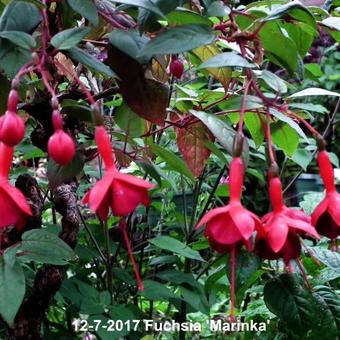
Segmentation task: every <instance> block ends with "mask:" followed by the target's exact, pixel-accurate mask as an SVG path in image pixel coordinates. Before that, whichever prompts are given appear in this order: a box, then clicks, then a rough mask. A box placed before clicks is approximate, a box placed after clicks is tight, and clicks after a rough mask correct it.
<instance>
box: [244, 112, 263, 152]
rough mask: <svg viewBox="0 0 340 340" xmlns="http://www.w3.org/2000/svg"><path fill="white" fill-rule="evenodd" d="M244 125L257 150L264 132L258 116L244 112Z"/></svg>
mask: <svg viewBox="0 0 340 340" xmlns="http://www.w3.org/2000/svg"><path fill="white" fill-rule="evenodd" d="M244 124H245V125H246V127H247V129H248V130H249V132H250V134H251V137H252V138H253V140H254V142H255V145H256V147H257V148H259V147H260V146H261V144H262V142H263V140H264V132H263V128H262V123H261V119H260V117H259V115H258V114H256V113H255V112H246V114H245V115H244Z"/></svg>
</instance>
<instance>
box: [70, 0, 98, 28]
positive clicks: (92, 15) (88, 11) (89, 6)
mask: <svg viewBox="0 0 340 340" xmlns="http://www.w3.org/2000/svg"><path fill="white" fill-rule="evenodd" d="M67 2H68V4H69V5H70V6H71V8H72V9H73V10H74V11H75V12H77V13H79V14H80V15H81V16H83V17H84V18H86V19H87V20H89V21H90V22H91V23H92V24H93V25H94V26H97V25H98V23H99V17H98V12H97V7H96V5H95V4H94V2H93V0H67Z"/></svg>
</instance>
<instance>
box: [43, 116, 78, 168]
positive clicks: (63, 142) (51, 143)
mask: <svg viewBox="0 0 340 340" xmlns="http://www.w3.org/2000/svg"><path fill="white" fill-rule="evenodd" d="M52 122H53V127H54V131H55V132H54V134H53V135H52V136H51V137H50V139H49V140H48V144H47V149H48V154H49V155H50V156H51V157H52V159H53V160H54V161H55V162H56V163H58V164H60V165H67V164H68V163H70V162H71V161H72V159H73V157H74V154H75V152H76V148H75V145H74V141H73V139H72V138H71V137H70V136H69V135H68V134H67V133H66V132H64V130H63V119H62V116H61V114H60V112H59V111H53V114H52Z"/></svg>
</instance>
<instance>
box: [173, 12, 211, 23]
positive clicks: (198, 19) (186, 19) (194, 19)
mask: <svg viewBox="0 0 340 340" xmlns="http://www.w3.org/2000/svg"><path fill="white" fill-rule="evenodd" d="M166 18H167V19H168V23H169V25H171V26H172V25H176V26H180V25H190V24H193V25H207V26H211V24H212V23H211V21H210V20H209V19H208V18H205V17H203V16H202V15H199V14H197V13H196V12H193V11H189V10H188V9H185V8H178V9H176V10H174V11H172V12H170V13H169V14H167V15H166Z"/></svg>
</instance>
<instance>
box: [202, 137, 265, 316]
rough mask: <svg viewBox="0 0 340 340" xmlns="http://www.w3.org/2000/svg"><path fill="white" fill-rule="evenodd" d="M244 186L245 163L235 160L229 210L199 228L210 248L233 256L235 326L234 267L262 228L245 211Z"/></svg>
mask: <svg viewBox="0 0 340 340" xmlns="http://www.w3.org/2000/svg"><path fill="white" fill-rule="evenodd" d="M239 139H240V141H241V142H242V143H243V139H242V138H239V136H237V137H236V138H235V141H236V143H234V145H235V144H236V149H239V150H236V151H237V153H241V148H240V147H238V144H240V143H239V141H238V140H239ZM242 185H243V162H242V159H241V158H240V157H238V156H237V157H233V159H232V161H231V164H230V171H229V191H230V202H229V204H228V205H227V206H225V207H221V208H216V209H213V210H211V211H210V212H208V213H207V214H206V215H204V216H203V218H202V219H201V221H200V222H199V223H198V225H197V227H196V228H200V227H201V226H202V225H204V224H205V225H206V228H205V236H206V237H207V239H208V241H209V244H210V247H211V248H212V249H214V250H215V251H218V252H221V253H223V252H230V253H231V256H230V267H231V285H230V290H231V291H230V320H231V322H234V321H235V320H234V306H235V265H236V252H237V251H238V250H239V248H240V247H241V246H242V244H245V246H246V247H247V249H248V250H250V248H251V236H252V234H253V232H254V230H255V228H257V229H258V228H261V220H260V219H259V218H258V217H257V216H256V215H255V214H253V213H252V212H250V211H249V210H247V209H245V208H244V207H243V206H242V203H241V193H242Z"/></svg>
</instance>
